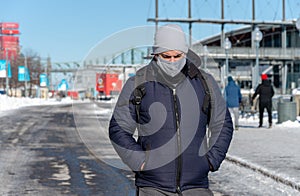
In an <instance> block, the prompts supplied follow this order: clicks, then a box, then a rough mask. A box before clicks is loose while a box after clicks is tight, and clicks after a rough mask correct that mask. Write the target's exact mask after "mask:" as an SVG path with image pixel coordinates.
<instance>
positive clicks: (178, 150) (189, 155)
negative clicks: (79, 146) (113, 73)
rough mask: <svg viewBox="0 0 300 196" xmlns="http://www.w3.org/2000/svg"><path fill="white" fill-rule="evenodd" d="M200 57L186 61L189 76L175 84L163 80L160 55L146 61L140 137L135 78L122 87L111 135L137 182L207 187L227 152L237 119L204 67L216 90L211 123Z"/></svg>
mask: <svg viewBox="0 0 300 196" xmlns="http://www.w3.org/2000/svg"><path fill="white" fill-rule="evenodd" d="M199 60H200V59H197V58H196V59H191V60H188V61H187V64H186V65H185V67H184V69H183V71H182V73H183V76H184V79H182V80H180V82H179V83H178V84H177V85H176V87H172V86H170V85H168V84H167V83H165V82H164V81H163V79H159V78H160V77H159V75H160V72H159V70H158V69H157V64H156V62H155V60H152V61H151V63H150V64H149V65H147V66H146V69H147V81H146V82H145V84H144V86H145V89H146V94H145V96H144V97H143V98H142V100H141V105H140V112H139V113H140V118H139V119H140V122H139V124H140V126H139V127H140V128H139V130H138V138H137V139H136V138H134V136H133V133H134V132H135V131H136V129H137V127H138V126H137V123H136V119H138V118H137V111H136V105H134V104H132V101H130V100H133V94H134V93H133V89H134V87H135V82H136V81H135V78H134V77H132V78H130V79H128V81H127V82H126V84H125V85H124V87H123V89H122V92H121V94H120V97H119V99H118V102H117V105H116V107H115V110H114V113H113V116H112V118H111V121H110V126H109V136H110V139H111V142H112V144H113V146H114V148H115V150H116V151H117V152H118V154H119V156H120V157H121V158H122V160H123V162H124V163H126V164H127V165H128V166H129V167H130V168H131V169H132V170H133V171H135V173H136V185H137V186H138V187H149V186H150V187H155V188H159V189H162V190H166V191H170V192H178V191H184V190H187V189H191V188H208V186H209V182H208V172H209V171H216V170H217V169H218V168H219V166H220V164H221V162H222V161H223V160H224V158H225V156H226V153H227V150H228V147H229V144H230V141H231V139H232V131H233V127H232V121H231V118H230V115H229V112H228V110H227V108H226V106H225V101H224V99H223V98H222V95H221V92H220V90H219V88H218V85H217V83H216V82H215V80H214V79H213V77H212V76H211V75H209V74H207V73H204V72H203V73H202V74H203V76H204V78H205V79H206V80H207V84H208V87H209V90H210V94H211V102H210V103H211V109H210V113H209V114H210V120H209V125H207V122H208V116H207V114H205V113H204V112H203V111H202V109H201V108H202V104H203V98H204V93H205V92H204V88H203V84H202V82H201V81H200V79H199V78H198V77H197V76H198V74H199V70H198V69H197V68H196V66H195V65H194V64H195V63H199ZM192 62H193V63H192ZM194 62H195V63H194ZM138 73H139V72H138ZM138 73H137V74H138ZM148 75H151V77H150V78H151V79H149V77H148ZM208 135H209V138H208ZM143 163H145V167H144V169H143V170H142V171H141V166H142V164H143Z"/></svg>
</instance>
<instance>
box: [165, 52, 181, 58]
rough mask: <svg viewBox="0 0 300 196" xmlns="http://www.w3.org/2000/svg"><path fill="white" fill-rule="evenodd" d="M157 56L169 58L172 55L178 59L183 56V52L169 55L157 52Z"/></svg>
mask: <svg viewBox="0 0 300 196" xmlns="http://www.w3.org/2000/svg"><path fill="white" fill-rule="evenodd" d="M159 56H161V58H163V59H171V58H172V57H173V58H174V59H179V58H181V57H182V56H183V53H180V54H177V55H175V56H170V55H167V54H159Z"/></svg>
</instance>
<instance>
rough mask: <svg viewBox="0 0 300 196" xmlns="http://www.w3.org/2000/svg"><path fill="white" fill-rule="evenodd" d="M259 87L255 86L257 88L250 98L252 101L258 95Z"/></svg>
mask: <svg viewBox="0 0 300 196" xmlns="http://www.w3.org/2000/svg"><path fill="white" fill-rule="evenodd" d="M260 87H261V85H260V84H259V85H258V86H257V88H256V89H255V92H254V94H253V96H252V100H253V99H255V97H256V96H257V95H258V94H259V93H260Z"/></svg>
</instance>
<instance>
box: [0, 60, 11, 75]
mask: <svg viewBox="0 0 300 196" xmlns="http://www.w3.org/2000/svg"><path fill="white" fill-rule="evenodd" d="M7 69H8V74H7V75H8V77H9V78H11V68H10V62H9V61H7ZM0 78H6V60H0Z"/></svg>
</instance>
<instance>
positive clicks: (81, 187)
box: [0, 105, 134, 196]
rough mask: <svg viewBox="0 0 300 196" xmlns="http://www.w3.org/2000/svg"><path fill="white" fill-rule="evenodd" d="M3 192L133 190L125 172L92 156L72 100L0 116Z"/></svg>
mask: <svg viewBox="0 0 300 196" xmlns="http://www.w3.org/2000/svg"><path fill="white" fill-rule="evenodd" d="M0 127H1V131H0V145H1V148H0V171H1V172H0V195H42V196H44V195H46V196H47V195H51V196H53V195H133V194H134V193H133V192H134V185H133V182H132V180H130V179H129V178H128V177H126V175H130V174H131V173H129V172H124V171H120V170H119V169H117V168H114V167H111V166H109V165H108V164H105V163H103V162H101V161H99V160H97V159H95V157H94V156H91V154H90V152H89V151H88V149H87V148H86V146H85V145H84V144H83V143H82V141H81V140H80V138H79V137H78V132H77V131H76V126H75V122H74V118H73V110H72V107H71V105H65V106H62V105H60V106H41V107H28V108H23V109H20V110H18V111H10V112H9V114H8V115H5V116H2V117H0Z"/></svg>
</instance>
